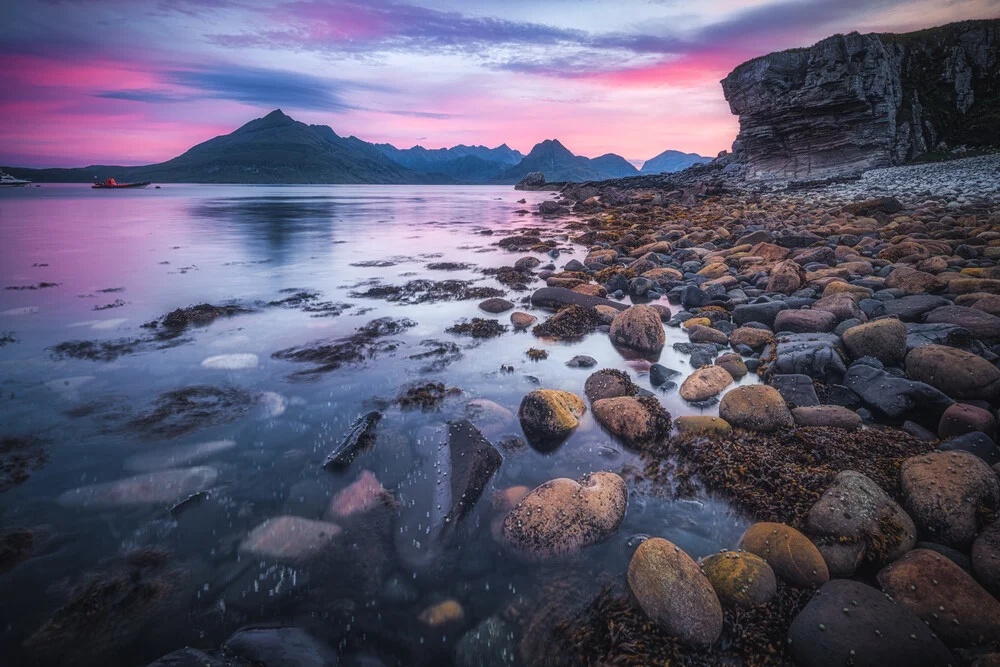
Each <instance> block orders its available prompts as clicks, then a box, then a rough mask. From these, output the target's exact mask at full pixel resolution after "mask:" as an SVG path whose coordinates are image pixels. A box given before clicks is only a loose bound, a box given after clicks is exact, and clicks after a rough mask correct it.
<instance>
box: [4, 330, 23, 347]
mask: <svg viewBox="0 0 1000 667" xmlns="http://www.w3.org/2000/svg"><path fill="white" fill-rule="evenodd" d="M20 342H21V339H20V338H18V337H17V336H15V335H14V332H13V331H3V332H0V347H3V346H4V345H10V344H11V343H20Z"/></svg>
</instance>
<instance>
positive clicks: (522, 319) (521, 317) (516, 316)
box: [510, 311, 538, 331]
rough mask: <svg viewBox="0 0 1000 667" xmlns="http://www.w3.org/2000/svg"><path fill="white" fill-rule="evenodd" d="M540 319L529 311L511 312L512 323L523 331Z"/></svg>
mask: <svg viewBox="0 0 1000 667" xmlns="http://www.w3.org/2000/svg"><path fill="white" fill-rule="evenodd" d="M537 321H538V318H537V317H535V316H534V315H529V314H528V313H522V312H521V311H517V312H516V313H511V314H510V323H511V324H513V325H514V328H515V329H517V330H518V331H523V330H524V329H527V328H528V327H530V326H531V325H532V324H534V323H535V322H537Z"/></svg>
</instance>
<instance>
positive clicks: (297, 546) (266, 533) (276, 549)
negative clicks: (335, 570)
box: [240, 516, 342, 563]
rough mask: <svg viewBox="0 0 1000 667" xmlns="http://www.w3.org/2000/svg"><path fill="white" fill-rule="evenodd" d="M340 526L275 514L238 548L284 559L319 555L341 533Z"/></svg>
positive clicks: (268, 557) (296, 559) (299, 558)
mask: <svg viewBox="0 0 1000 667" xmlns="http://www.w3.org/2000/svg"><path fill="white" fill-rule="evenodd" d="M341 532H342V531H341V528H340V526H338V525H336V524H333V523H328V522H326V521H313V520H311V519H304V518H302V517H299V516H279V517H274V518H273V519H268V520H266V521H264V523H262V524H260V525H259V526H257V527H256V528H254V529H253V530H252V531H250V534H249V535H247V536H246V538H244V540H243V541H242V542H241V543H240V551H242V552H244V553H248V554H253V555H254V556H256V557H258V558H267V559H271V560H276V561H279V562H285V563H302V562H304V561H307V560H309V559H311V558H313V557H316V556H318V555H320V554H321V553H322V552H323V551H324V550H325V549H327V548H328V547H330V546H331V545H332V544H333V542H334V540H335V539H337V537H338V536H339V535H340V533H341Z"/></svg>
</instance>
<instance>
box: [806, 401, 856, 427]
mask: <svg viewBox="0 0 1000 667" xmlns="http://www.w3.org/2000/svg"><path fill="white" fill-rule="evenodd" d="M792 419H793V420H795V423H796V424H797V425H799V426H832V427H834V428H842V429H847V430H849V431H855V430H857V429H859V428H861V417H860V416H859V415H858V413H856V412H854V411H853V410H848V409H847V408H845V407H841V406H839V405H810V406H806V407H802V408H792Z"/></svg>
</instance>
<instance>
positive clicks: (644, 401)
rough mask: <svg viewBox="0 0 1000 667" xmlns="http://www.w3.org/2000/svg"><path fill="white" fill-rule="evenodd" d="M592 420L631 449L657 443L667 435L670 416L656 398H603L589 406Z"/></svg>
mask: <svg viewBox="0 0 1000 667" xmlns="http://www.w3.org/2000/svg"><path fill="white" fill-rule="evenodd" d="M591 410H592V411H593V413H594V418H595V419H596V420H597V421H598V422H599V423H600V424H601V425H602V426H604V428H606V429H608V431H610V432H611V434H612V435H614V436H615V437H616V438H618V439H619V440H621V441H622V442H624V443H625V444H627V445H629V446H632V447H641V446H642V445H646V444H649V443H653V442H656V441H658V440H660V439H662V438H664V437H666V436H667V435H668V434H669V433H670V426H671V424H670V414H669V413H668V412H667V411H666V410H664V409H663V406H662V405H660V402H659V401H658V400H657V399H656V397H655V396H640V397H639V398H633V397H632V396H618V397H615V398H602V399H600V400H598V401H594V403H593V404H592V405H591Z"/></svg>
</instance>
